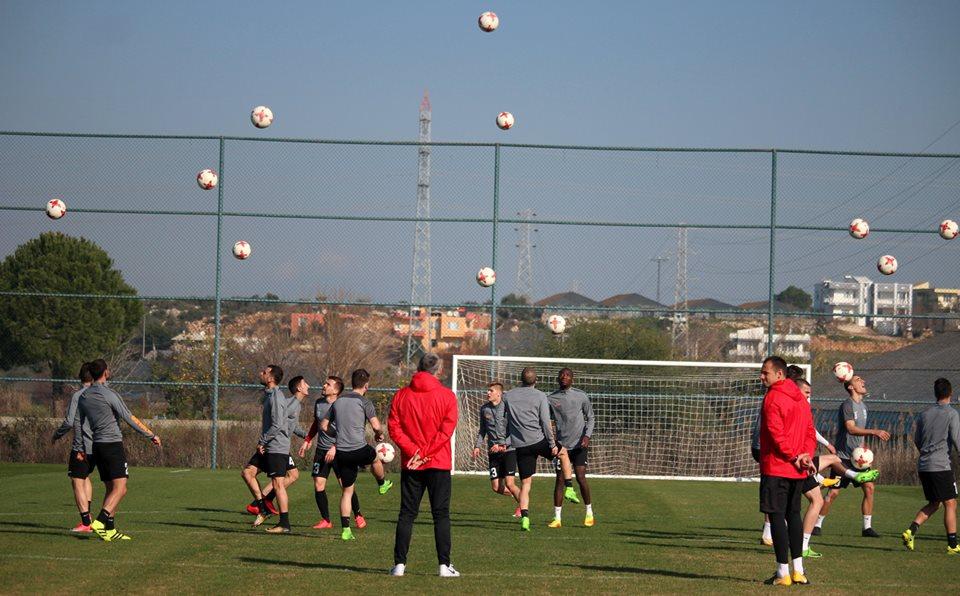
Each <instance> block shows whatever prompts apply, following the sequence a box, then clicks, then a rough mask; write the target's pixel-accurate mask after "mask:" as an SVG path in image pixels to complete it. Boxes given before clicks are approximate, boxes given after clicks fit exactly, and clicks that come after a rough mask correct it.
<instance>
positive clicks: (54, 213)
mask: <svg viewBox="0 0 960 596" xmlns="http://www.w3.org/2000/svg"><path fill="white" fill-rule="evenodd" d="M66 214H67V204H66V203H64V202H63V200H62V199H50V200H49V201H47V217H49V218H50V219H60V218H61V217H63V216H64V215H66Z"/></svg>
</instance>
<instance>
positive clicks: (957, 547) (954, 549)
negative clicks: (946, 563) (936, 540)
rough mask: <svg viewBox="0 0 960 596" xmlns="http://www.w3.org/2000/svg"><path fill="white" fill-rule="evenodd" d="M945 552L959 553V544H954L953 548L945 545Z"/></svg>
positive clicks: (950, 553) (949, 553)
mask: <svg viewBox="0 0 960 596" xmlns="http://www.w3.org/2000/svg"><path fill="white" fill-rule="evenodd" d="M947 554H948V555H960V545H958V546H954V547H953V548H951V547H949V546H948V547H947Z"/></svg>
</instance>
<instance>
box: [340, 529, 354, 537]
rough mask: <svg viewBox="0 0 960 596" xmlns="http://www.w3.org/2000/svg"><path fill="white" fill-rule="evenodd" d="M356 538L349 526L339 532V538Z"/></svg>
mask: <svg viewBox="0 0 960 596" xmlns="http://www.w3.org/2000/svg"><path fill="white" fill-rule="evenodd" d="M356 539H357V537H356V536H354V535H353V530H351V529H350V528H344V529H343V531H342V532H340V540H356Z"/></svg>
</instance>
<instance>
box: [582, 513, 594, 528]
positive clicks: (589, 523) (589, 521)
mask: <svg viewBox="0 0 960 596" xmlns="http://www.w3.org/2000/svg"><path fill="white" fill-rule="evenodd" d="M583 525H585V526H587V527H588V528H592V527H593V516H592V515H588V516H586V517H585V518H583Z"/></svg>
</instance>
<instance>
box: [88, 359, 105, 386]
mask: <svg viewBox="0 0 960 596" xmlns="http://www.w3.org/2000/svg"><path fill="white" fill-rule="evenodd" d="M88 364H89V365H90V376H91V377H93V380H94V381H97V380H99V379H100V377H102V376H103V374H104V373H105V372H107V361H106V360H104V359H103V358H97V359H96V360H93V361H91V362H89V363H88Z"/></svg>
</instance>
